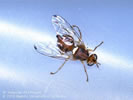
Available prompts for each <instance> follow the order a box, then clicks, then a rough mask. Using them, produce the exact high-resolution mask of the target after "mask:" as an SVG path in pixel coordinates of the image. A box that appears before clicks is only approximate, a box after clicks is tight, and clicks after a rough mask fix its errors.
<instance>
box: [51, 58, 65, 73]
mask: <svg viewBox="0 0 133 100" xmlns="http://www.w3.org/2000/svg"><path fill="white" fill-rule="evenodd" d="M67 61H68V59H66V60H65V61H64V63H63V64H62V65H61V66H60V67H59V68H58V70H57V71H56V72H51V73H50V74H52V75H53V74H56V73H57V72H58V71H59V70H60V69H61V68H62V67H63V66H64V64H65V63H66V62H67Z"/></svg>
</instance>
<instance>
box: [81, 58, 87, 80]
mask: <svg viewBox="0 0 133 100" xmlns="http://www.w3.org/2000/svg"><path fill="white" fill-rule="evenodd" d="M81 63H82V64H83V67H84V71H85V74H86V77H87V79H86V81H87V82H88V73H87V70H86V67H85V64H84V62H83V61H81Z"/></svg>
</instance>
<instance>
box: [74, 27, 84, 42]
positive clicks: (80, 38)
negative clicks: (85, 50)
mask: <svg viewBox="0 0 133 100" xmlns="http://www.w3.org/2000/svg"><path fill="white" fill-rule="evenodd" d="M74 27H76V28H77V29H78V31H79V34H80V36H79V42H81V40H82V33H81V31H80V29H79V27H78V26H77V25H72V28H73V29H74Z"/></svg>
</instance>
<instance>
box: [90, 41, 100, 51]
mask: <svg viewBox="0 0 133 100" xmlns="http://www.w3.org/2000/svg"><path fill="white" fill-rule="evenodd" d="M102 44H103V41H102V42H101V43H100V44H99V45H97V46H96V47H95V48H94V49H93V50H92V51H95V50H96V49H97V48H98V47H99V46H101V45H102ZM90 50H91V49H90Z"/></svg>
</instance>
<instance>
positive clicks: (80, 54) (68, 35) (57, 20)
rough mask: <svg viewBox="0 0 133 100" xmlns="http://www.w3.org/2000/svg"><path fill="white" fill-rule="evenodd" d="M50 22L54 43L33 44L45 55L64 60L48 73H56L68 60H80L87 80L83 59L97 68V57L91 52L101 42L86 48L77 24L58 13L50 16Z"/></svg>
mask: <svg viewBox="0 0 133 100" xmlns="http://www.w3.org/2000/svg"><path fill="white" fill-rule="evenodd" d="M52 23H53V26H54V28H55V30H56V37H57V43H56V45H54V44H52V43H49V44H45V43H37V44H35V45H34V48H35V50H36V51H37V52H39V53H41V54H43V55H45V56H49V57H52V58H58V59H63V60H64V62H63V64H62V65H61V66H60V67H59V68H58V70H57V71H55V72H51V73H50V74H56V73H57V72H58V71H59V70H60V69H61V68H62V67H63V66H64V64H65V63H66V62H67V61H68V60H79V61H81V63H82V64H83V67H84V71H85V73H86V77H87V80H86V81H88V73H87V70H86V67H85V64H84V61H86V63H87V65H88V66H92V65H94V64H96V66H97V68H99V65H100V63H98V62H97V58H98V57H97V55H96V54H93V52H94V51H95V50H96V49H97V48H98V47H99V46H100V45H101V44H102V43H103V42H101V43H100V44H99V45H97V46H96V47H95V48H94V49H88V48H86V46H85V44H84V42H83V40H82V34H81V31H80V29H79V27H78V26H76V25H70V24H69V23H68V22H67V21H66V20H65V19H64V18H62V17H61V16H58V15H53V16H52Z"/></svg>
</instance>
